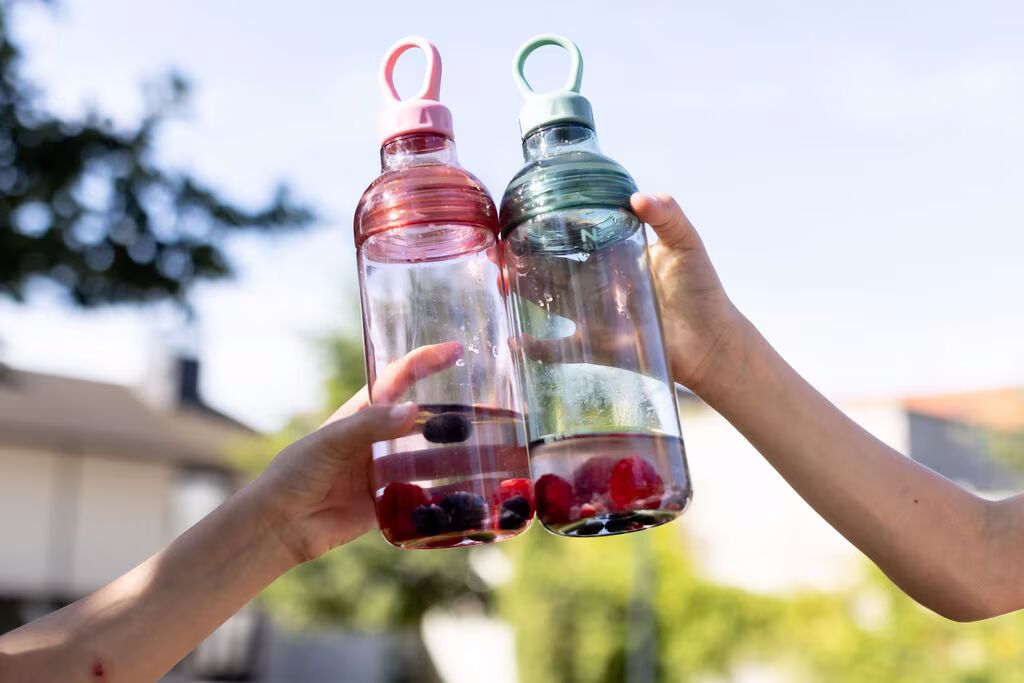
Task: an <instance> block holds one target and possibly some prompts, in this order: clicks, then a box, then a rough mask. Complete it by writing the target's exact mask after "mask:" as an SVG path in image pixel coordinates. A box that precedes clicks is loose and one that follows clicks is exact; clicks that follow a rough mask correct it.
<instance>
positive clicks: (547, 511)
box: [534, 474, 572, 524]
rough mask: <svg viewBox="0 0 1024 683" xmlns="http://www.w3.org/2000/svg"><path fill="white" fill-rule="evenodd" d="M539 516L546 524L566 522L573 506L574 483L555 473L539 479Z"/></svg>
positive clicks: (536, 487) (536, 488) (537, 488)
mask: <svg viewBox="0 0 1024 683" xmlns="http://www.w3.org/2000/svg"><path fill="white" fill-rule="evenodd" d="M534 489H535V491H536V492H537V516H539V517H540V519H541V521H542V522H544V523H545V524H565V523H566V522H568V521H569V518H570V513H569V511H570V509H571V508H572V484H570V483H569V482H567V481H566V480H565V479H562V478H561V477H559V476H558V475H555V474H545V475H544V476H543V477H541V478H540V479H538V480H537V485H536V486H535V487H534Z"/></svg>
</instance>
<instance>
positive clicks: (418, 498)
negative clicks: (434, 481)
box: [377, 481, 430, 541]
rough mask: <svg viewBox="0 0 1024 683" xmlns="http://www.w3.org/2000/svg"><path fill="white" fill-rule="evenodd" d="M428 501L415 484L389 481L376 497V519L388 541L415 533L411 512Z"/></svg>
mask: <svg viewBox="0 0 1024 683" xmlns="http://www.w3.org/2000/svg"><path fill="white" fill-rule="evenodd" d="M429 502H430V500H429V499H428V498H427V494H426V493H424V492H423V489H421V488H420V487H419V486H417V485H416V484H407V483H405V482H401V481H395V482H391V483H390V484H388V485H387V486H385V487H384V492H383V493H381V495H380V498H378V499H377V521H378V522H380V528H381V531H383V532H384V535H385V536H386V537H387V538H388V540H389V541H407V540H409V539H410V538H415V537H416V535H417V532H416V525H415V524H413V521H412V513H413V510H415V509H416V508H417V507H419V506H421V505H426V504H428V503H429Z"/></svg>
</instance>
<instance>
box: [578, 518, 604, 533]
mask: <svg viewBox="0 0 1024 683" xmlns="http://www.w3.org/2000/svg"><path fill="white" fill-rule="evenodd" d="M602 529H604V522H599V521H597V520H596V519H591V520H588V521H587V522H585V523H584V524H582V525H581V526H580V527H579V528H577V529H576V535H577V536H594V535H595V534H599V533H601V530H602Z"/></svg>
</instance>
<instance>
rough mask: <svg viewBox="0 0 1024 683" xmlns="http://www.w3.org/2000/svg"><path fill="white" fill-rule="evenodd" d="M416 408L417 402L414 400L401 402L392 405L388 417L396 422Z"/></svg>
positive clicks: (403, 418)
mask: <svg viewBox="0 0 1024 683" xmlns="http://www.w3.org/2000/svg"><path fill="white" fill-rule="evenodd" d="M415 410H416V404H415V403H413V402H411V401H410V402H408V403H399V404H397V405H393V406H391V410H390V411H389V412H388V417H389V418H391V419H392V420H394V421H395V422H402V421H403V420H405V419H406V418H408V417H409V416H410V415H412V413H413V411H415Z"/></svg>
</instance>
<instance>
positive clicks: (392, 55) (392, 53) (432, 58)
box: [380, 36, 441, 102]
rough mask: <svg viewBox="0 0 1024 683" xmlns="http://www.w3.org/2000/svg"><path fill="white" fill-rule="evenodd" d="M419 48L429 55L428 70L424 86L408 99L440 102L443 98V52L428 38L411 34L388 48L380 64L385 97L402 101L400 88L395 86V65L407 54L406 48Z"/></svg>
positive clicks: (381, 83)
mask: <svg viewBox="0 0 1024 683" xmlns="http://www.w3.org/2000/svg"><path fill="white" fill-rule="evenodd" d="M412 48H419V49H421V50H423V54H425V55H426V56H427V71H426V74H425V75H424V78H423V87H421V88H420V91H419V92H418V93H416V94H415V95H413V96H412V97H410V98H407V100H404V101H408V100H433V101H434V102H438V101H440V99H441V54H440V53H439V52H438V51H437V48H436V47H435V46H434V44H433V43H431V42H430V41H429V40H427V39H426V38H420V37H419V36H409V37H408V38H403V39H402V40H400V41H398V42H397V43H395V44H394V45H392V46H391V49H389V50H388V52H387V55H386V56H385V57H384V61H383V62H382V63H381V65H380V86H381V89H382V90H383V91H384V97H389V98H391V99H392V100H393V101H395V102H402V101H403V100H402V97H401V95H399V94H398V89H397V88H395V81H394V78H395V65H396V64H398V59H399V58H400V57H401V56H402V55H403V54H405V52H406V50H411V49H412Z"/></svg>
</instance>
